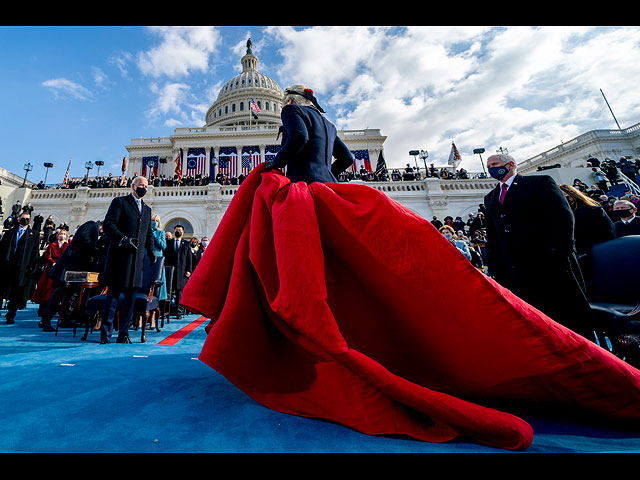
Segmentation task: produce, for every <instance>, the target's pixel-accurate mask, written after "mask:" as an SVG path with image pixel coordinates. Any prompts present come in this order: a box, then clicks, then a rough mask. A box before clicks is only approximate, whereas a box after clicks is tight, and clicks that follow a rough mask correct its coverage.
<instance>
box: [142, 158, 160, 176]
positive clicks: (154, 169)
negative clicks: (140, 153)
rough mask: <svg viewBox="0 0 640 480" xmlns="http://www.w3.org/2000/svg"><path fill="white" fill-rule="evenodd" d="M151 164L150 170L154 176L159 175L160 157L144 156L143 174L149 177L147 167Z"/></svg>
mask: <svg viewBox="0 0 640 480" xmlns="http://www.w3.org/2000/svg"><path fill="white" fill-rule="evenodd" d="M149 166H151V168H150V170H151V172H152V173H153V176H154V177H155V176H157V175H158V157H142V176H143V177H148V175H147V168H148V167H149Z"/></svg>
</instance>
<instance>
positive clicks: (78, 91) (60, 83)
mask: <svg viewBox="0 0 640 480" xmlns="http://www.w3.org/2000/svg"><path fill="white" fill-rule="evenodd" d="M42 86H44V87H47V88H49V89H51V91H53V94H54V95H55V97H56V98H59V97H60V96H64V95H70V96H71V97H73V98H76V99H78V100H89V99H91V98H92V97H93V94H92V93H91V92H90V91H89V90H88V89H87V88H85V87H83V86H82V85H80V84H79V83H75V82H72V81H71V80H67V79H66V78H54V79H51V80H46V81H44V82H42Z"/></svg>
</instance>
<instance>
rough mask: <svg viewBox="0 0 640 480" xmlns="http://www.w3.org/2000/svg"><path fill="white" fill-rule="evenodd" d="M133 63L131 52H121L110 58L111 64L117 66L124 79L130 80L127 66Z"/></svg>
mask: <svg viewBox="0 0 640 480" xmlns="http://www.w3.org/2000/svg"><path fill="white" fill-rule="evenodd" d="M132 61H133V55H132V54H131V53H129V52H123V51H120V52H118V53H116V54H114V55H112V56H111V58H109V64H110V65H115V66H116V67H117V68H118V70H119V71H120V75H122V77H123V78H129V71H128V70H127V64H128V63H130V62H132Z"/></svg>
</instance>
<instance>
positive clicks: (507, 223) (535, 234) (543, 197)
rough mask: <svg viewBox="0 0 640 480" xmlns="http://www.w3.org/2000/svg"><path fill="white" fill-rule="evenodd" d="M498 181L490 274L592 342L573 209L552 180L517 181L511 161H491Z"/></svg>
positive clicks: (489, 198) (492, 196)
mask: <svg viewBox="0 0 640 480" xmlns="http://www.w3.org/2000/svg"><path fill="white" fill-rule="evenodd" d="M487 167H488V169H489V174H490V175H491V176H492V177H493V178H495V179H497V180H498V181H499V183H498V185H497V186H496V188H494V189H493V190H492V191H491V192H489V193H488V194H487V195H486V196H485V202H484V204H485V207H486V221H487V248H486V254H487V264H488V267H489V274H490V275H491V276H492V277H493V278H494V279H495V280H496V281H497V282H498V283H499V284H501V285H502V286H504V287H506V288H508V289H509V290H511V291H512V292H513V293H515V294H516V295H517V296H519V297H520V298H522V299H523V300H525V301H526V302H527V303H529V304H530V305H532V306H534V307H536V308H537V309H538V310H540V311H542V312H543V313H545V314H546V315H547V316H549V317H550V318H552V319H553V320H555V321H556V322H558V323H560V324H562V325H564V326H566V327H568V328H570V329H572V330H573V331H575V332H577V333H579V334H581V335H583V336H584V337H586V338H589V339H593V338H594V337H593V330H592V324H591V309H590V307H589V303H588V300H587V297H586V293H585V285H584V280H583V277H582V272H581V271H580V267H579V264H578V261H577V258H576V254H575V240H574V224H575V220H574V217H573V213H572V211H571V208H570V206H569V204H568V202H567V200H566V199H565V197H564V195H563V194H562V191H561V190H560V188H559V187H558V185H557V184H556V182H555V181H554V180H553V178H551V177H550V176H548V175H531V176H523V175H519V174H518V173H517V171H516V164H515V161H514V159H513V157H511V156H510V155H494V156H491V157H489V158H488V159H487Z"/></svg>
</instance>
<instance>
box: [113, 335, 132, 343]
mask: <svg viewBox="0 0 640 480" xmlns="http://www.w3.org/2000/svg"><path fill="white" fill-rule="evenodd" d="M116 343H131V339H130V338H129V335H118V338H117V339H116Z"/></svg>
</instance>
